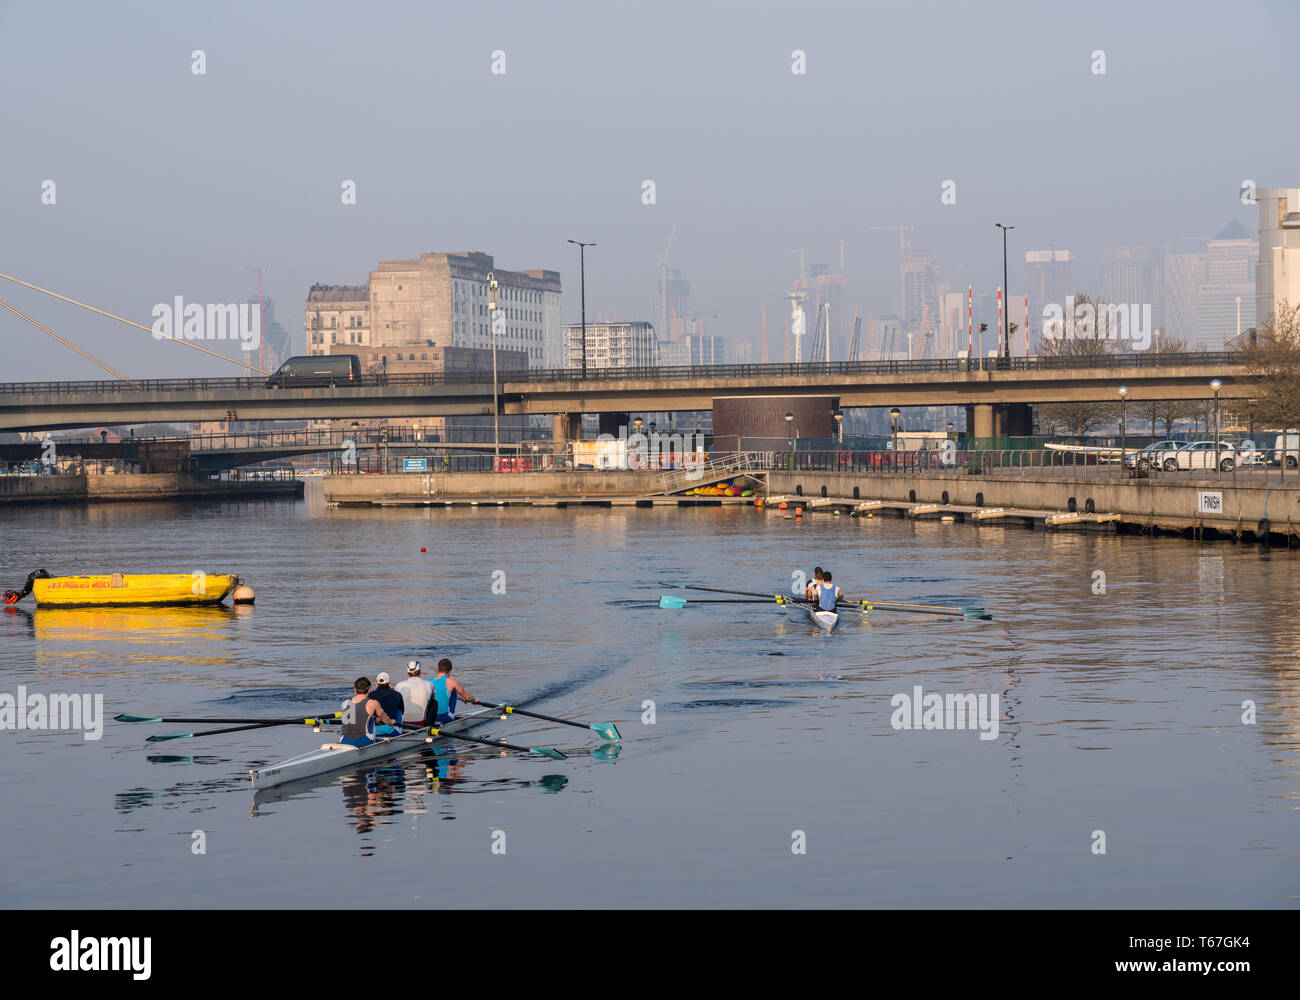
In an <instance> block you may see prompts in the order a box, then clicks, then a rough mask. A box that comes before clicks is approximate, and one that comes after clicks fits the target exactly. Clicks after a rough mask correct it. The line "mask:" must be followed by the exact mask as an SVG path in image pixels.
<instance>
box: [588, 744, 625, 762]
mask: <svg viewBox="0 0 1300 1000" xmlns="http://www.w3.org/2000/svg"><path fill="white" fill-rule="evenodd" d="M622 750H623V744H622V743H606V744H605V745H604V746H599V747H596V749H595V750H593V751H591V759H592V760H613V759H614V758H615V757H617V756H618V755H619V754H620V753H621V752H622Z"/></svg>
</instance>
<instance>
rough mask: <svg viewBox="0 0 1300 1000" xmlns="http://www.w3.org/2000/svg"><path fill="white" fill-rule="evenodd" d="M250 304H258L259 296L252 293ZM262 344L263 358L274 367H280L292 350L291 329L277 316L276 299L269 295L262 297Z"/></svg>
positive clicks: (249, 299)
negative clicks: (263, 349)
mask: <svg viewBox="0 0 1300 1000" xmlns="http://www.w3.org/2000/svg"><path fill="white" fill-rule="evenodd" d="M248 304H249V305H250V306H256V305H257V296H256V295H250V296H249V298H248ZM261 330H262V344H263V345H265V351H264V355H265V357H264V358H263V360H264V361H265V362H266V364H269V365H270V366H271V367H272V368H279V367H280V364H281V363H282V362H283V361H284V360H285V358H287V357H288V356H289V355H290V354H291V353H292V352H291V351H289V350H288V347H289V331H288V330H286V329H285V328H284V326H283V325H282V324H281V323H280V322H279V321H278V320H277V319H276V318H275V300H274V299H271V298H269V297H267V296H263V297H262V326H261Z"/></svg>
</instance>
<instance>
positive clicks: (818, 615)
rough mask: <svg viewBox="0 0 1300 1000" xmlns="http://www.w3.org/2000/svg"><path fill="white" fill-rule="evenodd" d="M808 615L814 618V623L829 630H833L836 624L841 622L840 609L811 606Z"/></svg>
mask: <svg viewBox="0 0 1300 1000" xmlns="http://www.w3.org/2000/svg"><path fill="white" fill-rule="evenodd" d="M808 617H810V618H811V619H812V622H813V624H814V625H816V626H817V627H818V628H821V629H825V630H826V631H827V632H833V631H834V630H835V626H836V625H838V624H839V623H840V613H839V612H838V611H822V610H821V609H820V608H814V607H810V608H809V609H808Z"/></svg>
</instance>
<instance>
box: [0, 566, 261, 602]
mask: <svg viewBox="0 0 1300 1000" xmlns="http://www.w3.org/2000/svg"><path fill="white" fill-rule="evenodd" d="M239 584H240V579H239V577H237V576H235V575H234V574H232V573H207V572H202V571H199V572H194V573H168V574H161V573H147V574H132V573H105V574H102V575H97V576H51V575H50V574H49V573H47V572H46V571H45V570H43V569H40V570H37V571H36V572H35V573H32V574H31V575H30V576H29V577H27V583H26V585H25V586H24V587H23V589H22V590H21V591H17V590H6V591H5V592H4V603H5V604H17V603H18V602H19V601H20V600H22V599H23V598H24V597H26V596H27V595H28V594H31V595H33V596H34V597H35V598H36V603H37V605H38V606H40V607H63V608H71V607H119V606H130V605H148V604H154V605H158V604H180V605H201V604H220V603H221V602H222V601H223V600H225V598H226V596H227V595H228V594H229V593H230V592H231V591H232V590H234V589H235V588H236V587H238V586H239Z"/></svg>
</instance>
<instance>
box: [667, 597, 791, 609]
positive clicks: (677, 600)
mask: <svg viewBox="0 0 1300 1000" xmlns="http://www.w3.org/2000/svg"><path fill="white" fill-rule="evenodd" d="M774 600H775V601H776V602H777V603H778V604H784V603H785V602H786V601H789V602H790V603H792V604H793V603H794V600H795V599H794V598H793V597H782V598H780V599H778V598H777V597H776V595H773V596H772V597H769V598H766V599H752V600H751V599H732V600H726V599H724V600H717V599H714V598H708V597H706V598H705V599H704V600H702V601H697V600H695V599H694V598H691V600H690V601H689V603H690V604H771V603H772V602H773V601H774ZM687 603H688V602H687V600H686V598H684V597H669V596H668V595H667V594H664V595H663V596H662V597H660V598H659V607H661V608H671V609H673V610H678V609H681V608H684V607H686V605H687Z"/></svg>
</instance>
